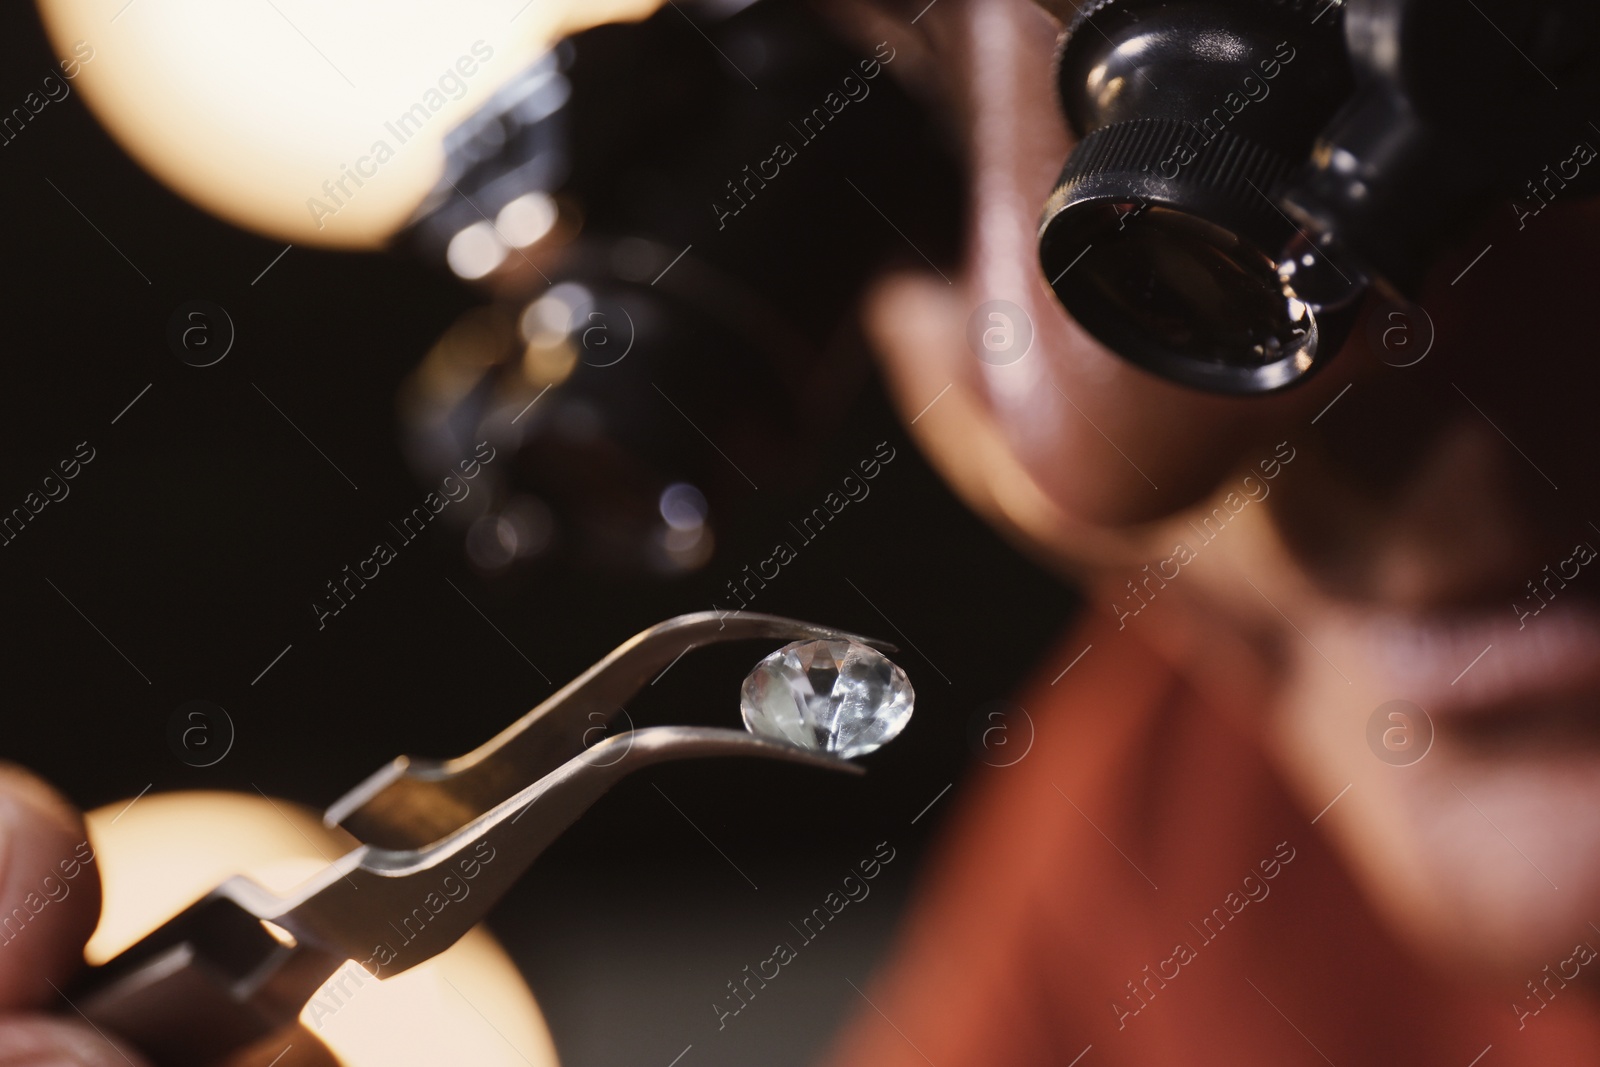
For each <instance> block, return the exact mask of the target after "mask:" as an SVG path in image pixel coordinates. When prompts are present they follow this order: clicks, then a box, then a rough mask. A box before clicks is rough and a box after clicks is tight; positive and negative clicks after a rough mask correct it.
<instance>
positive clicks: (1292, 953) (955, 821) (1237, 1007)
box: [831, 616, 1600, 1067]
mask: <svg viewBox="0 0 1600 1067" xmlns="http://www.w3.org/2000/svg"><path fill="white" fill-rule="evenodd" d="M1143 621H1144V620H1139V622H1143ZM1158 633H1160V631H1159V630H1157V629H1155V628H1154V627H1152V628H1151V629H1149V630H1147V631H1146V630H1144V628H1143V627H1141V626H1140V625H1139V624H1138V623H1137V622H1134V621H1132V620H1130V622H1129V625H1128V626H1127V627H1126V629H1124V630H1122V631H1120V632H1119V631H1118V629H1117V626H1116V622H1115V620H1111V619H1109V618H1106V617H1100V616H1097V617H1093V618H1090V619H1089V620H1087V621H1086V622H1085V623H1084V624H1083V625H1082V626H1081V627H1080V629H1079V630H1078V632H1077V633H1076V634H1075V635H1074V636H1073V638H1072V639H1071V640H1069V641H1068V642H1066V644H1065V645H1064V646H1062V649H1061V654H1060V655H1059V656H1058V657H1057V659H1056V662H1055V663H1053V664H1047V665H1046V668H1047V669H1046V670H1045V671H1044V672H1043V673H1042V678H1044V679H1051V678H1055V677H1057V675H1058V674H1059V673H1060V672H1061V671H1062V669H1063V668H1065V667H1066V666H1067V665H1068V664H1069V663H1070V662H1071V661H1072V659H1073V657H1075V656H1077V655H1078V654H1079V653H1080V652H1082V651H1083V649H1084V647H1085V646H1086V645H1092V646H1093V648H1092V650H1091V651H1090V652H1089V653H1088V654H1087V655H1085V656H1084V657H1083V659H1082V660H1081V661H1080V662H1079V663H1078V664H1077V665H1076V666H1075V667H1073V669H1072V670H1071V671H1070V672H1069V673H1067V674H1066V675H1065V676H1064V677H1062V678H1061V679H1060V681H1059V682H1058V683H1057V684H1056V685H1054V686H1051V685H1050V684H1048V682H1045V681H1041V682H1040V683H1038V684H1037V685H1035V687H1034V689H1033V691H1032V692H1031V694H1028V695H1024V696H1023V698H1022V699H1021V701H1020V702H1021V704H1022V706H1023V707H1024V708H1026V709H1027V711H1028V713H1029V715H1030V716H1031V719H1032V722H1033V724H1034V727H1035V730H1036V736H1035V739H1034V745H1033V748H1032V749H1031V750H1030V751H1029V752H1028V755H1027V756H1026V757H1025V758H1023V759H1022V760H1020V761H1019V762H1017V763H1015V764H1014V765H1012V766H1009V767H987V766H985V767H979V768H978V769H977V770H976V771H975V772H974V774H973V775H972V777H971V779H970V780H969V782H968V783H967V784H966V786H965V795H964V796H961V797H959V809H958V811H957V813H956V814H955V815H954V816H953V817H952V824H951V825H950V826H949V827H947V830H946V836H945V840H944V841H943V843H942V845H941V847H940V848H938V849H937V850H936V852H935V855H934V858H933V860H932V861H931V864H930V868H929V869H928V870H927V871H925V872H924V883H923V888H922V891H921V895H920V899H919V900H918V902H917V903H916V904H915V905H914V906H913V908H912V912H911V915H910V917H909V920H908V926H907V928H906V929H905V930H904V931H903V932H902V934H901V937H900V943H899V946H898V949H897V951H896V953H895V955H894V956H893V958H892V959H891V961H890V962H889V963H888V964H887V966H886V967H885V968H884V969H883V971H882V972H881V973H880V974H879V975H878V976H877V978H876V980H875V981H874V983H873V985H872V986H871V987H870V988H869V989H868V990H867V993H868V996H869V997H870V999H871V1006H867V1007H865V1008H864V1010H863V1011H861V1012H860V1013H859V1015H858V1017H857V1018H856V1020H855V1021H854V1023H853V1024H852V1025H851V1026H850V1027H849V1028H847V1030H846V1031H845V1033H844V1035H843V1036H842V1039H841V1042H840V1047H839V1048H838V1049H837V1051H836V1055H835V1056H834V1058H833V1059H832V1060H831V1063H832V1064H833V1065H834V1067H928V1065H930V1064H931V1065H933V1067H1010V1065H1026V1067H1046V1065H1051V1067H1066V1065H1070V1064H1079V1065H1080V1067H1108V1065H1129V1067H1132V1065H1137V1067H1152V1065H1155V1067H1165V1065H1169V1064H1181V1065H1186V1067H1212V1065H1215V1067H1240V1065H1254V1064H1262V1065H1269V1064H1270V1065H1272V1067H1287V1065H1301V1064H1304V1065H1308V1067H1325V1065H1327V1064H1335V1065H1338V1067H1367V1065H1388V1064H1405V1065H1408V1067H1411V1065H1435V1064H1437V1065H1439V1067H1469V1065H1471V1067H1507V1065H1524V1064H1526V1065H1530V1067H1531V1065H1533V1064H1540V1065H1543V1064H1568V1063H1571V1064H1576V1063H1595V1062H1600V1024H1597V1020H1596V1017H1595V1015H1594V1014H1593V1013H1591V1012H1590V1010H1589V1006H1588V1005H1587V1004H1586V1003H1585V1002H1584V1001H1583V1000H1581V999H1580V997H1579V995H1578V994H1577V993H1576V991H1569V992H1568V993H1567V995H1566V996H1565V997H1564V998H1561V999H1556V1000H1553V1001H1552V1003H1551V1004H1550V1007H1549V1008H1548V1009H1547V1010H1545V1011H1543V1012H1541V1013H1540V1014H1539V1015H1538V1016H1537V1017H1535V1018H1532V1019H1529V1020H1527V1021H1526V1025H1525V1026H1524V1027H1523V1028H1521V1029H1520V1030H1519V1026H1518V1019H1517V1016H1516V1013H1515V1012H1514V1010H1513V1008H1512V1002H1513V1000H1518V999H1520V998H1521V997H1524V996H1526V995H1527V990H1526V989H1519V988H1513V987H1512V986H1511V984H1510V983H1499V984H1495V985H1480V986H1467V985H1463V984H1456V983H1455V982H1454V981H1453V980H1451V979H1449V978H1447V977H1445V976H1443V975H1441V974H1439V973H1438V972H1436V971H1430V970H1428V969H1426V968H1425V967H1424V966H1423V965H1422V964H1421V963H1419V962H1418V961H1416V960H1415V959H1413V958H1412V957H1410V956H1408V955H1407V954H1406V953H1405V952H1404V951H1403V950H1402V949H1401V948H1400V947H1399V946H1398V945H1397V944H1396V943H1395V942H1394V941H1393V940H1392V939H1391V938H1390V937H1389V936H1388V935H1387V934H1386V933H1385V931H1384V930H1383V929H1382V928H1381V927H1380V926H1379V925H1378V924H1377V920H1376V919H1375V917H1374V916H1373V914H1372V913H1371V912H1370V911H1369V910H1368V908H1367V906H1366V904H1365V903H1364V901H1363V900H1362V898H1361V897H1360V896H1359V895H1358V894H1357V892H1356V889H1355V887H1354V886H1353V885H1352V883H1351V882H1350V880H1349V877H1348V876H1347V875H1346V874H1345V872H1344V870H1343V869H1342V867H1341V865H1340V862H1339V860H1338V858H1337V857H1336V855H1335V854H1334V853H1333V852H1332V851H1331V849H1330V847H1329V845H1328V844H1327V843H1325V842H1324V841H1323V839H1322V837H1321V836H1320V834H1319V832H1318V828H1317V827H1316V826H1314V825H1312V823H1311V819H1312V817H1313V816H1315V815H1316V814H1317V813H1316V812H1306V811H1302V810H1301V809H1300V808H1299V807H1298V806H1296V804H1295V803H1294V802H1293V801H1292V800H1291V799H1290V797H1289V796H1288V794H1287V793H1286V792H1285V790H1284V788H1283V786H1282V785H1281V784H1280V782H1279V781H1278V780H1277V778H1276V777H1275V775H1274V773H1273V771H1272V770H1271V769H1270V768H1269V767H1268V765H1267V764H1266V762H1265V761H1264V757H1263V755H1262V753H1261V751H1260V749H1259V748H1258V746H1257V744H1256V742H1255V741H1254V739H1253V738H1251V737H1250V736H1248V735H1247V734H1245V733H1243V732H1241V731H1240V730H1239V729H1238V728H1236V727H1235V726H1234V725H1233V724H1234V723H1236V722H1238V721H1239V717H1238V716H1232V717H1225V716H1223V715H1220V714H1218V713H1217V710H1216V708H1217V706H1218V702H1219V701H1220V700H1225V699H1229V697H1230V694H1229V693H1228V691H1227V685H1226V684H1224V685H1220V686H1219V685H1217V684H1216V683H1215V680H1214V679H1213V681H1212V683H1211V684H1209V688H1208V691H1207V693H1206V695H1205V696H1202V694H1201V692H1200V691H1199V690H1198V688H1197V687H1196V686H1195V685H1193V684H1190V683H1189V682H1187V681H1186V680H1185V679H1184V678H1183V677H1180V676H1179V674H1178V673H1177V672H1176V671H1175V670H1174V669H1173V667H1172V666H1171V665H1170V663H1169V662H1167V660H1165V659H1164V658H1163V656H1162V654H1161V653H1159V652H1158V651H1157V650H1156V645H1157V644H1158V643H1161V642H1162V641H1165V639H1166V638H1165V637H1163V638H1162V639H1161V640H1160V641H1158V640H1155V638H1156V635H1157V634H1158ZM1168 636H1170V635H1168ZM1181 639H1183V640H1196V639H1198V638H1197V637H1196V635H1192V634H1191V635H1189V636H1187V637H1184V638H1181ZM1239 689H1240V691H1239V692H1238V693H1236V694H1233V695H1234V696H1237V698H1238V699H1242V700H1256V701H1259V700H1260V697H1259V695H1257V694H1254V693H1252V692H1251V691H1250V690H1249V689H1248V687H1244V686H1240V687H1239ZM1010 740H1012V741H1014V740H1016V737H1015V736H1013V737H1012V738H1011V739H1010ZM1529 977H1536V976H1534V975H1530V976H1529ZM1486 1050H1487V1051H1486ZM1480 1056H1481V1057H1482V1058H1481V1059H1478V1057H1480ZM1080 1057H1081V1058H1080Z"/></svg>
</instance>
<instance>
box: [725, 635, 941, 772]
mask: <svg viewBox="0 0 1600 1067" xmlns="http://www.w3.org/2000/svg"><path fill="white" fill-rule="evenodd" d="M913 697H914V694H913V693H912V691H911V682H910V680H909V679H907V678H906V672H905V671H903V670H901V669H900V668H899V667H896V666H895V665H894V664H893V663H891V662H889V660H888V658H886V657H885V656H884V655H883V654H882V653H880V652H878V651H877V650H876V649H872V648H868V647H867V646H866V645H858V644H856V643H855V642H854V641H842V640H839V641H795V642H793V643H792V644H787V645H784V646H783V647H782V648H780V649H778V651H776V652H774V653H773V654H772V655H770V656H768V657H767V658H766V659H764V660H762V661H761V662H760V663H758V664H756V669H755V670H753V671H751V672H750V675H749V677H747V678H745V680H744V688H743V689H742V690H741V691H740V694H739V708H740V710H741V711H742V712H743V713H744V725H745V728H746V729H748V730H749V731H750V732H751V733H753V734H757V735H759V736H761V737H765V738H768V739H770V740H773V741H785V742H787V743H789V744H791V745H797V746H799V747H800V748H804V749H808V750H810V751H812V752H831V753H833V754H834V755H837V756H842V757H844V758H845V759H852V758H854V757H856V756H863V755H865V754H867V753H868V752H872V751H873V750H875V749H877V748H879V747H880V746H882V745H883V744H884V743H886V742H888V741H891V740H893V739H894V737H895V736H896V735H897V734H899V733H900V731H901V730H902V729H904V728H905V725H906V723H907V722H909V721H910V719H911V703H912V700H913Z"/></svg>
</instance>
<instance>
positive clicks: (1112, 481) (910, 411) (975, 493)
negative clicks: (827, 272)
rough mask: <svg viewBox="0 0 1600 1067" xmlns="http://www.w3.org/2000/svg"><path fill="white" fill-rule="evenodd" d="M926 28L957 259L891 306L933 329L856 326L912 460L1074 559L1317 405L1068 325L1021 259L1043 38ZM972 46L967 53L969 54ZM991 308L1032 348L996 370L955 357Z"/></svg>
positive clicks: (1052, 113) (1044, 190)
mask: <svg viewBox="0 0 1600 1067" xmlns="http://www.w3.org/2000/svg"><path fill="white" fill-rule="evenodd" d="M936 15H937V16H938V17H939V18H940V19H941V20H943V21H944V22H945V23H947V24H948V25H946V26H943V27H941V29H942V30H943V31H945V32H942V33H940V34H939V35H938V37H937V39H938V40H941V41H945V42H948V43H949V44H948V48H947V50H946V51H945V52H944V53H943V54H941V56H940V57H939V58H940V61H941V64H942V65H944V66H945V67H946V68H947V69H951V70H962V71H965V72H967V75H966V78H965V79H964V83H963V85H962V86H961V87H960V89H959V91H960V92H962V93H963V94H964V97H965V98H964V100H963V105H964V107H963V109H962V111H961V113H962V114H963V115H964V116H965V117H966V120H967V128H966V136H967V137H968V139H969V141H970V142H971V151H969V153H968V156H969V158H970V159H972V160H973V167H974V169H973V171H972V173H971V175H970V178H971V181H970V190H969V195H970V197H971V200H972V208H971V212H970V220H971V224H970V229H969V233H968V241H967V248H966V255H965V260H964V263H963V265H962V268H961V270H960V272H959V273H957V274H953V275H951V276H950V278H949V279H948V283H947V281H946V279H945V278H941V277H939V276H937V275H933V274H928V275H926V276H925V278H924V279H923V281H924V282H925V283H926V289H927V291H926V293H924V294H921V295H919V296H917V297H916V298H915V299H914V300H906V301H903V305H904V304H910V303H921V304H922V305H924V306H925V307H931V308H932V309H933V313H934V316H935V318H934V321H936V322H938V323H939V327H938V328H937V329H934V330H930V329H926V328H925V327H926V325H927V323H928V319H926V318H923V319H922V320H921V321H920V322H919V321H918V320H917V319H914V318H912V317H911V316H910V315H908V314H905V313H903V312H895V311H889V310H888V309H885V308H881V307H880V308H878V309H876V310H875V311H874V312H873V313H872V316H871V317H872V318H873V319H874V320H876V324H877V329H876V330H875V334H876V336H877V337H878V338H879V344H878V348H879V351H880V353H881V355H882V357H883V359H884V360H885V361H886V363H887V364H888V366H889V377H890V380H891V382H892V384H893V386H894V388H895V389H896V391H897V394H898V396H897V399H898V403H899V407H900V410H901V411H902V412H904V413H905V415H906V419H907V421H909V420H911V419H913V418H915V419H917V423H916V426H915V427H914V428H913V432H916V433H918V435H919V439H920V440H921V441H922V442H924V445H925V447H927V448H928V450H929V451H930V452H932V453H933V454H934V455H935V456H936V457H946V456H947V457H949V458H948V459H947V460H943V459H936V462H938V463H939V465H940V466H941V469H942V470H945V471H946V472H947V473H951V476H952V481H953V482H954V483H955V484H956V486H957V488H958V489H960V490H961V491H962V492H963V494H964V495H966V496H968V498H969V500H970V501H971V502H972V503H974V505H975V506H977V507H978V508H979V509H980V510H986V511H989V512H993V511H995V510H998V511H1000V512H1002V513H1004V514H1005V515H1006V516H1007V517H1008V519H1009V520H1010V521H1011V522H1012V523H1013V524H1016V523H1017V517H1018V516H1022V517H1023V520H1024V522H1027V521H1029V520H1031V519H1033V518H1035V517H1036V516H1038V515H1039V514H1040V513H1042V512H1048V513H1049V523H1044V522H1040V523H1038V525H1039V526H1040V527H1042V528H1047V527H1049V526H1054V527H1055V529H1056V530H1057V532H1056V533H1055V534H1054V535H1051V534H1043V536H1044V537H1045V538H1046V540H1047V541H1050V542H1053V544H1054V548H1055V549H1056V551H1057V552H1058V553H1059V552H1061V551H1063V550H1064V551H1066V552H1068V553H1070V554H1073V555H1080V554H1081V553H1082V548H1081V547H1080V545H1081V543H1082V539H1081V537H1080V536H1079V535H1080V534H1081V533H1082V531H1084V530H1086V529H1087V530H1101V531H1110V530H1113V529H1115V528H1118V527H1125V526H1129V525H1133V524H1137V523H1142V522H1146V521H1149V520H1151V519H1153V518H1156V517H1159V516H1162V515H1165V514H1170V513H1171V512H1173V511H1174V510H1176V509H1178V508H1181V507H1183V506H1185V505H1187V504H1189V503H1192V502H1193V501H1194V500H1196V499H1197V498H1199V497H1200V496H1202V495H1204V494H1205V493H1207V492H1208V491H1209V490H1210V489H1211V488H1212V487H1213V486H1214V485H1215V484H1216V482H1217V480H1218V479H1219V478H1220V477H1221V476H1222V475H1223V474H1224V473H1225V472H1227V471H1229V470H1231V469H1232V467H1233V466H1234V465H1235V463H1236V462H1237V460H1238V457H1239V455H1240V454H1241V452H1242V450H1243V449H1244V448H1245V446H1246V443H1247V442H1251V441H1253V440H1256V439H1259V438H1261V437H1262V436H1264V435H1265V434H1267V432H1268V428H1269V427H1272V426H1274V425H1275V424H1277V423H1279V422H1281V421H1283V420H1285V419H1290V418H1296V417H1298V414H1299V412H1300V410H1301V409H1302V408H1306V407H1309V406H1310V405H1313V404H1319V398H1320V403H1321V404H1325V403H1326V401H1327V397H1326V396H1323V395H1322V394H1323V393H1325V392H1327V389H1328V387H1327V386H1322V385H1320V384H1318V383H1316V382H1313V383H1310V384H1308V385H1307V386H1306V387H1305V388H1304V389H1301V390H1294V391H1291V395H1287V396H1284V397H1279V398H1273V399H1265V400H1262V399H1257V400H1254V401H1240V400H1237V399H1232V398H1222V397H1215V396H1210V395H1205V394H1200V393H1198V392H1195V391H1192V390H1187V389H1183V388H1180V387H1178V386H1174V385H1170V384H1168V383H1167V382H1165V381H1163V380H1160V379H1158V378H1156V377H1154V376H1152V375H1149V374H1147V373H1145V372H1143V371H1139V370H1137V369H1135V368H1133V367H1132V366H1131V365H1129V364H1127V363H1125V362H1124V361H1123V360H1121V359H1119V358H1117V357H1116V356H1114V355H1112V354H1111V353H1109V352H1107V351H1106V350H1105V349H1103V348H1102V347H1100V346H1099V345H1098V344H1097V343H1095V342H1094V341H1093V340H1092V339H1091V338H1090V337H1089V336H1088V335H1087V334H1086V333H1084V332H1083V331H1082V330H1081V329H1080V328H1079V327H1078V326H1077V325H1076V324H1075V323H1073V322H1072V321H1071V320H1070V319H1069V318H1068V317H1067V316H1066V314H1065V313H1064V312H1063V311H1062V310H1061V308H1060V307H1059V306H1058V305H1057V303H1056V302H1055V299H1054V296H1053V295H1052V294H1051V293H1050V292H1049V289H1048V287H1047V285H1046V284H1045V279H1044V278H1043V277H1042V274H1041V268H1040V267H1039V264H1038V251H1037V247H1036V230H1037V225H1038V217H1039V212H1040V209H1041V207H1042V205H1043V203H1044V201H1045V199H1046V198H1047V197H1048V195H1049V193H1050V192H1051V188H1052V185H1053V182H1054V179H1055V176H1056V174H1057V173H1058V172H1059V170H1060V167H1061V164H1062V161H1063V160H1064V159H1065V157H1066V154H1067V151H1068V148H1069V142H1068V139H1067V133H1066V129H1065V126H1064V123H1063V121H1062V119H1061V117H1060V115H1059V113H1058V111H1057V108H1056V104H1055V101H1054V96H1053V92H1052V89H1051V63H1052V56H1053V49H1054V41H1055V36H1056V31H1055V27H1054V25H1053V24H1052V23H1051V22H1050V21H1049V20H1048V19H1047V18H1046V17H1045V16H1044V15H1043V13H1042V12H1041V11H1039V10H1038V8H1036V7H1035V6H1034V5H1032V4H1031V3H1026V2H1023V0H1000V2H995V3H984V4H969V5H952V6H951V7H950V8H949V9H947V10H941V9H940V8H935V9H933V10H932V11H930V13H929V18H930V19H931V18H933V17H935V16H936ZM976 40H982V41H983V42H984V48H983V49H982V50H981V51H971V52H970V53H969V51H968V49H969V48H970V43H971V42H972V41H976ZM902 288H904V287H903V286H902ZM935 294H937V295H935ZM901 295H902V296H904V294H903V293H902V294H901ZM994 301H1005V302H1006V303H1007V304H1009V305H1011V307H1013V308H1014V309H1016V318H1017V322H1018V328H1019V329H1020V328H1023V327H1025V328H1026V329H1027V330H1028V331H1029V332H1030V333H1031V334H1032V344H1031V347H1029V348H1028V349H1027V351H1026V354H1024V355H1021V356H1020V357H1019V358H1016V359H1014V360H995V359H986V358H984V357H983V354H982V353H981V352H980V351H978V350H976V349H975V348H974V347H973V346H972V345H971V344H970V343H969V334H970V333H971V332H972V331H971V330H970V329H969V327H970V325H971V323H972V321H973V320H974V317H975V316H977V317H978V318H980V319H981V318H982V315H983V311H984V308H985V305H988V304H990V303H991V302H994ZM978 333H979V335H980V336H981V335H982V331H981V329H980V330H979V331H978ZM1342 384H1343V383H1334V384H1333V388H1334V389H1335V390H1336V389H1337V388H1338V387H1340V386H1342ZM946 389H948V393H946V392H945V390H946ZM952 401H954V402H952ZM930 405H931V407H930ZM1319 406H1320V404H1319ZM957 409H959V410H957ZM1311 410H1312V413H1313V414H1314V413H1315V410H1316V409H1315V408H1312V409H1311ZM974 424H981V430H978V431H977V433H976V434H975V426H974ZM958 435H959V436H958ZM980 435H981V438H982V443H981V444H979V445H977V446H976V447H967V446H969V445H970V443H971V442H972V441H974V440H975V439H976V438H977V437H978V436H980ZM947 438H956V440H944V439H947ZM964 448H966V451H967V454H966V455H965V456H963V455H961V453H962V451H963V449H964ZM979 466H983V467H986V469H982V470H972V469H970V468H975V467H979ZM952 472H953V473H952ZM985 483H988V484H989V485H994V486H998V487H999V488H998V489H993V488H984V485H985ZM999 494H1004V499H1000V500H993V499H985V498H992V497H994V496H996V495H999ZM974 498H975V499H974ZM1061 530H1068V531H1071V532H1072V533H1073V536H1074V537H1075V538H1077V540H1075V541H1073V542H1071V543H1069V542H1068V541H1067V539H1066V538H1065V537H1063V536H1062V535H1061V533H1060V531H1061ZM1091 540H1092V538H1091Z"/></svg>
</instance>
